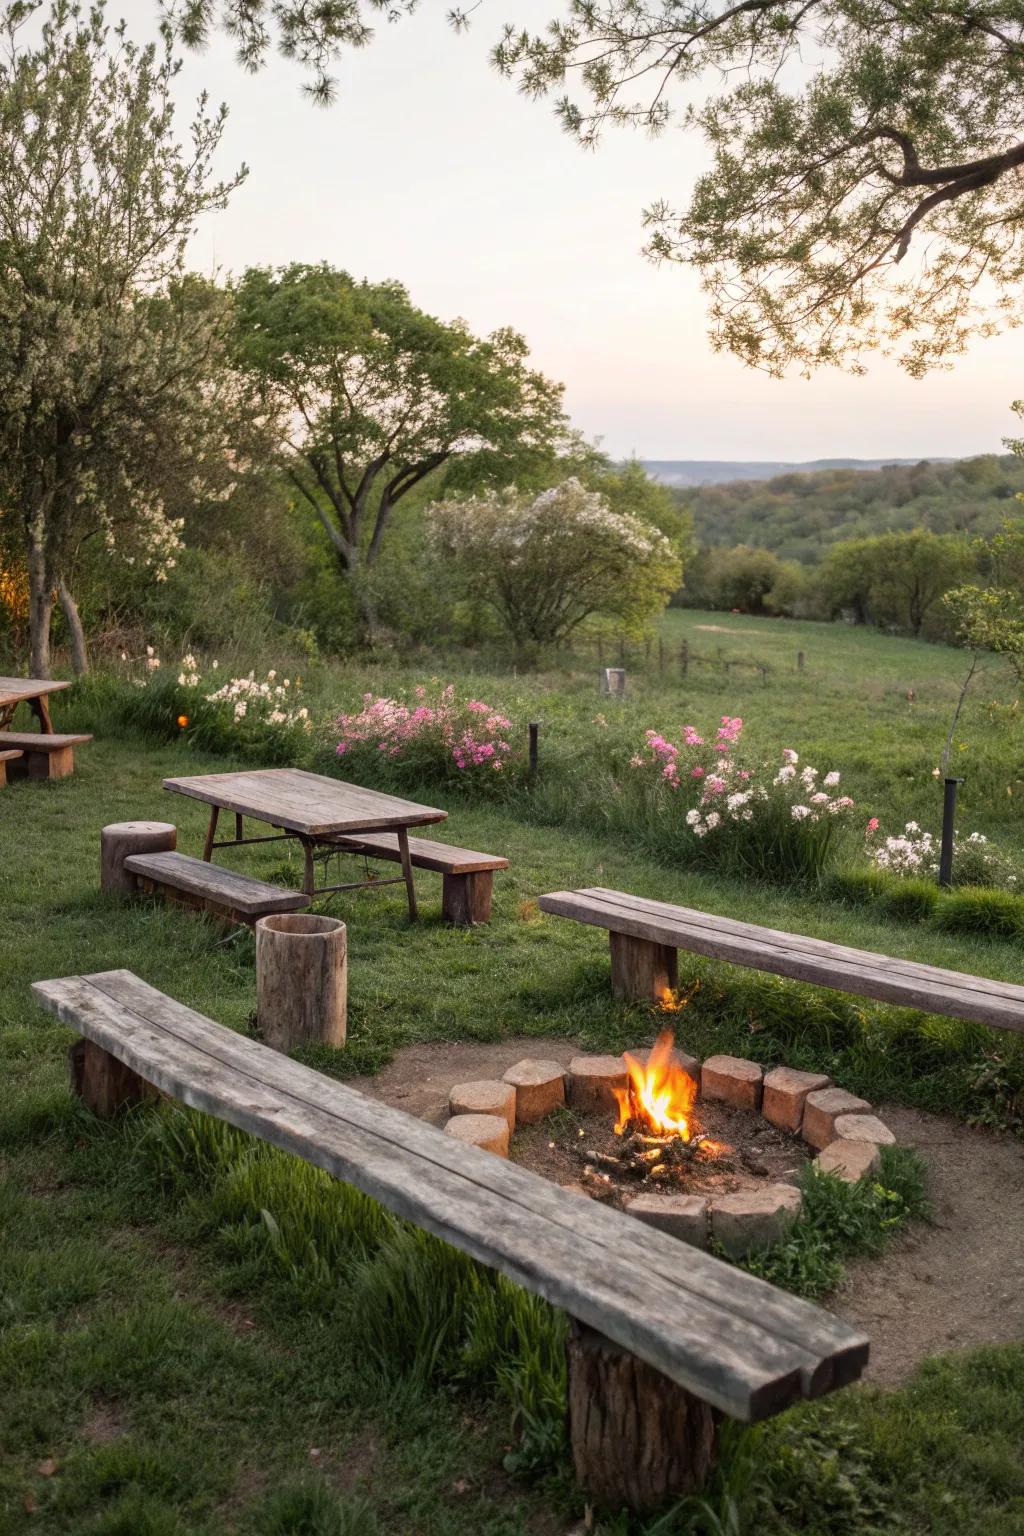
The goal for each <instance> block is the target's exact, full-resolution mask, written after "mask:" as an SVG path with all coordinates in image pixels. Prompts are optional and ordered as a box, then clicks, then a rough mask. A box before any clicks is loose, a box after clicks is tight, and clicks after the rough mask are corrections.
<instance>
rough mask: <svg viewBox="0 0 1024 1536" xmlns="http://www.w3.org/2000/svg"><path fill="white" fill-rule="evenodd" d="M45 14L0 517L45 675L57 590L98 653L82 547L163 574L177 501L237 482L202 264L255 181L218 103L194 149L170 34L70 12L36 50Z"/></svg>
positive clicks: (9, 30)
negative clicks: (184, 136) (196, 271)
mask: <svg viewBox="0 0 1024 1536" xmlns="http://www.w3.org/2000/svg"><path fill="white" fill-rule="evenodd" d="M36 10H37V7H36V6H34V5H29V4H11V5H7V6H6V7H5V8H4V9H3V10H2V12H0V35H2V51H0V166H2V171H0V506H3V507H4V508H5V509H7V512H8V514H9V517H10V520H11V523H12V524H13V525H15V526H16V527H17V530H18V538H19V542H21V544H22V548H23V550H24V552H25V559H26V563H27V568H28V576H29V584H30V624H31V639H32V658H31V666H32V670H33V672H35V673H36V674H37V675H42V676H45V675H47V671H48V666H49V632H50V616H51V612H52V604H53V594H54V591H55V589H56V590H58V591H59V592H60V595H61V598H62V601H63V603H64V607H65V611H66V613H67V615H68V619H69V622H70V623H71V625H72V628H73V631H75V633H76V635H77V641H78V644H77V648H76V649H77V654H78V660H79V662H80V663H81V662H82V660H83V659H84V650H83V641H82V636H81V633H80V626H79V625H78V621H77V609H76V606H75V602H74V598H73V595H72V592H71V587H70V583H71V581H72V580H73V575H74V567H75V562H76V560H77V558H78V557H79V555H80V552H81V549H82V547H83V544H84V543H85V542H86V541H88V540H89V539H96V538H99V539H101V540H102V541H103V542H104V543H105V544H106V546H107V547H108V548H110V549H113V548H118V549H119V550H120V552H121V554H122V555H123V556H124V557H125V558H126V559H127V560H129V561H130V562H131V561H138V562H139V563H149V564H150V565H151V567H152V569H153V570H154V572H155V573H156V574H159V573H160V571H161V569H162V568H166V563H167V561H168V560H173V551H174V547H175V544H176V540H177V528H176V523H175V520H173V519H171V518H169V517H168V516H167V514H166V512H165V496H166V495H167V494H168V492H169V491H170V490H171V489H172V488H174V487H180V486H181V485H182V484H190V485H195V486H196V487H199V486H201V485H203V484H204V483H206V482H207V481H208V479H209V478H210V477H211V476H212V477H213V478H214V480H215V481H216V482H217V485H218V493H220V492H221V491H222V490H223V489H224V479H225V471H226V469H227V468H228V465H227V460H226V457H225V444H224V442H223V440H222V439H220V438H219V436H218V432H217V422H218V412H217V409H216V394H217V387H218V386H217V385H216V384H215V383H213V382H212V381H213V380H215V379H216V378H217V376H218V371H219V368H220V360H221V354H222V350H223V337H224V329H225V327H224V309H225V307H224V297H223V294H220V293H218V291H217V290H215V289H214V288H213V287H212V285H208V284H203V283H198V282H196V281H195V280H192V279H189V278H187V276H186V275H185V271H184V259H185V244H186V242H187V240H188V238H189V236H190V235H191V233H192V231H193V229H194V227H195V223H196V220H197V218H198V217H199V215H200V214H201V213H203V212H204V211H205V210H207V209H209V208H215V207H221V206H223V204H224V202H225V201H226V199H227V197H228V195H229V193H230V191H231V189H232V187H233V186H234V185H235V184H236V183H237V181H238V180H239V179H240V176H241V174H243V173H239V176H238V177H235V178H233V179H232V180H231V181H228V182H217V181H214V180H213V179H212V175H211V160H212V157H213V155H214V152H215V150H216V148H217V146H218V144H219V142H220V138H221V132H222V128H223V124H224V113H223V110H222V111H220V112H214V113H211V112H210V111H209V110H208V107H207V104H206V101H205V98H204V99H202V100H201V101H200V103H199V106H198V109H197V113H196V116H195V119H194V121H193V123H192V127H191V143H190V145H189V147H188V148H187V149H184V148H183V147H182V146H181V145H180V144H179V142H178V140H177V138H176V137H175V134H174V124H173V105H172V99H171V91H172V82H173V79H174V76H175V73H176V65H175V63H174V60H173V58H172V56H171V54H170V51H169V47H168V45H167V44H166V41H165V45H164V47H163V49H162V50H161V49H157V48H154V47H149V48H137V47H135V45H134V44H132V43H131V42H130V41H129V40H128V39H127V38H126V36H125V34H124V31H123V29H122V28H119V29H117V31H115V32H114V33H110V32H108V30H107V28H106V26H105V24H104V20H103V12H102V9H101V8H100V7H99V6H97V7H94V8H93V9H91V10H90V11H89V13H88V14H87V15H83V14H82V13H80V12H79V10H78V9H77V8H76V7H75V6H73V5H70V4H68V3H66V0H57V3H55V4H54V5H53V7H52V9H51V10H50V12H49V15H48V17H47V19H46V20H45V23H44V25H43V27H42V30H41V34H39V37H38V41H37V42H35V43H30V42H28V41H25V33H26V23H27V22H29V21H30V20H31V19H32V16H33V13H34V12H35V11H36ZM4 521H5V525H6V524H7V521H8V519H7V518H5V520H4Z"/></svg>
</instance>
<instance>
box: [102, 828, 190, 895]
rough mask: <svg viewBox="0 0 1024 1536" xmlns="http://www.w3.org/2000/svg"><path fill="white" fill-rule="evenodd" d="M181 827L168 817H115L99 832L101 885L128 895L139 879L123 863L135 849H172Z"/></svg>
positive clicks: (150, 850)
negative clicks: (158, 819) (149, 818)
mask: <svg viewBox="0 0 1024 1536" xmlns="http://www.w3.org/2000/svg"><path fill="white" fill-rule="evenodd" d="M177 844H178V829H177V827H175V826H174V825H173V824H172V823H171V822H169V821H115V822H113V823H112V824H111V825H110V826H109V827H104V828H103V830H102V832H101V833H100V889H101V890H104V891H116V892H118V893H119V894H121V895H127V894H128V893H130V892H132V891H137V890H138V888H139V887H138V881H137V880H136V878H135V876H134V875H133V874H132V872H131V871H130V870H128V869H125V867H124V861H125V859H127V858H129V857H130V856H131V855H132V854H133V853H173V851H174V849H175V848H176V847H177Z"/></svg>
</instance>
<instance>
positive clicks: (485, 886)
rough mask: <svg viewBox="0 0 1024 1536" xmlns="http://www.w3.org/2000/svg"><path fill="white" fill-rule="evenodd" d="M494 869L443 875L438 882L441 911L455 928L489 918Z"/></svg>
mask: <svg viewBox="0 0 1024 1536" xmlns="http://www.w3.org/2000/svg"><path fill="white" fill-rule="evenodd" d="M493 889H494V871H493V870H490V869H482V870H478V871H477V873H476V874H473V875H445V876H444V877H443V879H442V885H441V914H442V916H443V917H444V920H445V922H446V923H452V924H453V925H454V926H455V927H456V928H471V927H472V926H473V924H474V923H489V922H490V920H491V893H492V891H493Z"/></svg>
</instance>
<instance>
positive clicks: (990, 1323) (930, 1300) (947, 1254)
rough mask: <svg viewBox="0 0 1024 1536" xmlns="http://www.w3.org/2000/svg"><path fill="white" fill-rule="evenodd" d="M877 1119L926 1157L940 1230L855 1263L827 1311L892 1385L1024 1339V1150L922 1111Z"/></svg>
mask: <svg viewBox="0 0 1024 1536" xmlns="http://www.w3.org/2000/svg"><path fill="white" fill-rule="evenodd" d="M879 1114H880V1115H881V1117H882V1119H883V1120H884V1121H885V1123H886V1125H888V1126H890V1127H891V1129H892V1131H893V1133H894V1134H895V1136H896V1139H897V1141H898V1142H901V1143H902V1144H903V1145H905V1146H908V1147H916V1148H917V1150H918V1151H919V1152H920V1153H922V1155H923V1156H924V1157H925V1158H926V1159H927V1162H928V1170H929V1181H928V1183H929V1190H928V1192H929V1195H930V1197H931V1201H932V1207H933V1224H932V1225H925V1224H924V1223H921V1222H915V1223H914V1224H913V1226H912V1227H910V1228H909V1229H908V1230H907V1232H906V1233H905V1234H903V1235H902V1236H901V1237H899V1238H897V1240H896V1241H895V1242H894V1243H893V1245H892V1247H891V1248H889V1249H888V1250H887V1251H886V1252H885V1254H884V1255H883V1256H882V1257H881V1258H880V1259H870V1260H864V1261H858V1262H857V1263H856V1264H852V1265H851V1266H850V1269H849V1272H848V1274H847V1278H846V1282H845V1283H844V1285H843V1286H842V1288H841V1289H840V1291H839V1292H838V1294H837V1295H836V1296H834V1297H832V1299H831V1301H830V1303H829V1305H830V1307H831V1309H832V1310H833V1311H834V1312H838V1313H839V1314H840V1316H842V1317H846V1318H849V1319H850V1321H852V1322H857V1323H860V1324H861V1325H862V1327H863V1328H864V1329H865V1331H866V1332H867V1333H868V1335H869V1336H870V1338H871V1361H870V1364H869V1366H868V1370H867V1378H868V1380H870V1381H874V1382H875V1383H877V1384H878V1385H879V1386H886V1387H894V1386H899V1385H900V1383H901V1382H903V1381H905V1380H906V1379H907V1377H908V1376H910V1375H911V1373H912V1372H913V1370H914V1368H915V1367H916V1366H917V1365H918V1364H919V1363H920V1361H921V1360H923V1359H925V1358H926V1357H927V1356H928V1355H937V1354H948V1353H949V1352H950V1351H951V1350H956V1349H973V1348H975V1347H976V1346H977V1345H980V1344H1009V1343H1014V1342H1016V1341H1018V1340H1020V1339H1024V1145H1022V1144H1021V1142H1019V1141H1016V1140H1014V1138H1013V1137H1010V1136H1001V1135H996V1134H993V1133H992V1132H989V1131H981V1130H973V1129H972V1128H971V1127H970V1126H965V1125H962V1124H961V1123H960V1122H959V1121H956V1120H950V1119H946V1118H945V1117H943V1116H939V1115H926V1114H923V1113H922V1112H921V1111H920V1110H915V1109H902V1108H899V1107H897V1106H895V1105H883V1106H882V1107H881V1108H880V1109H879Z"/></svg>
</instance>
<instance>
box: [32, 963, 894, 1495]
mask: <svg viewBox="0 0 1024 1536" xmlns="http://www.w3.org/2000/svg"><path fill="white" fill-rule="evenodd" d="M32 990H33V993H34V995H35V998H36V1000H37V1001H38V1002H39V1003H40V1004H41V1005H42V1006H43V1007H44V1008H46V1009H48V1010H49V1011H50V1012H51V1013H54V1014H56V1015H57V1016H58V1017H59V1018H60V1019H62V1020H63V1021H64V1022H65V1023H66V1024H68V1025H70V1026H71V1027H72V1028H73V1029H74V1030H75V1031H76V1032H77V1033H78V1034H79V1035H80V1036H81V1037H82V1038H81V1039H80V1040H79V1042H78V1044H77V1045H76V1046H74V1047H73V1048H72V1081H73V1084H74V1086H75V1087H76V1088H77V1090H78V1092H79V1093H80V1094H81V1095H82V1096H83V1098H84V1099H85V1101H86V1103H87V1104H88V1105H89V1106H90V1107H91V1108H93V1109H94V1110H95V1111H96V1112H97V1113H100V1114H104V1115H107V1114H111V1113H113V1112H114V1111H115V1110H117V1109H118V1108H119V1107H120V1106H121V1105H122V1104H124V1103H126V1102H130V1101H132V1100H138V1099H141V1098H144V1097H146V1096H149V1095H151V1094H152V1090H153V1089H154V1088H155V1089H158V1090H159V1091H161V1092H162V1093H165V1094H167V1095H169V1096H171V1097H172V1098H174V1099H177V1100H180V1101H181V1102H182V1103H184V1104H187V1105H189V1106H191V1107H192V1108H193V1109H198V1110H202V1111H204V1112H206V1113H207V1114H210V1115H214V1116H216V1117H217V1118H218V1119H221V1120H225V1121H227V1122H228V1123H229V1124H231V1125H234V1126H236V1127H238V1128H240V1129H242V1130H245V1131H249V1132H251V1133H252V1134H253V1135H255V1136H259V1137H262V1138H263V1139H264V1140H265V1141H268V1142H271V1143H273V1144H274V1145H275V1146H278V1147H281V1148H283V1149H284V1150H285V1151H287V1152H290V1153H293V1154H295V1155H296V1156H297V1157H300V1158H303V1159H304V1160H305V1161H306V1162H308V1163H312V1164H314V1165H315V1166H317V1167H319V1168H324V1169H326V1170H327V1172H328V1173H330V1174H333V1175H334V1176H335V1177H337V1178H339V1179H343V1180H345V1181H346V1182H347V1183H349V1184H352V1185H354V1186H355V1187H356V1188H358V1189H360V1190H362V1191H363V1192H364V1193H366V1194H367V1195H370V1196H372V1197H373V1198H374V1199H375V1200H379V1201H380V1202H381V1203H382V1204H383V1205H385V1206H387V1208H388V1209H389V1210H391V1211H393V1212H395V1213H396V1214H397V1215H398V1216H400V1217H402V1218H404V1219H406V1220H408V1221H410V1222H412V1223H414V1224H415V1225H416V1226H418V1227H421V1228H423V1229H424V1230H426V1231H428V1232H431V1233H433V1234H434V1235H435V1236H437V1237H439V1238H443V1239H444V1240H445V1241H446V1242H449V1243H451V1244H452V1245H453V1246H454V1247H456V1248H459V1249H461V1250H462V1251H463V1252H465V1253H468V1254H470V1255H471V1256H472V1257H473V1258H474V1259H476V1260H479V1261H480V1262H481V1263H482V1264H485V1265H488V1266H490V1267H491V1268H493V1269H496V1270H499V1271H501V1272H502V1273H503V1274H505V1275H507V1276H508V1277H509V1278H510V1279H512V1280H514V1281H515V1282H516V1283H517V1284H519V1285H522V1286H524V1287H525V1288H526V1289H527V1290H530V1291H534V1292H537V1293H538V1294H539V1295H541V1296H543V1297H545V1298H546V1299H547V1300H548V1301H550V1302H552V1303H554V1304H555V1305H556V1306H558V1307H561V1308H563V1309H564V1310H565V1311H566V1312H567V1313H568V1314H569V1315H570V1318H571V1319H572V1320H573V1322H572V1327H571V1329H570V1341H569V1347H568V1355H569V1422H570V1435H571V1439H572V1445H573V1455H574V1461H575V1465H576V1470H577V1475H578V1476H579V1478H580V1481H581V1482H582V1483H583V1484H584V1486H586V1487H587V1488H588V1489H589V1490H590V1491H591V1492H592V1493H593V1494H594V1495H595V1496H598V1497H601V1498H603V1499H606V1500H608V1501H610V1502H611V1503H613V1504H615V1503H618V1505H620V1506H621V1505H622V1504H624V1503H628V1504H631V1505H632V1506H633V1507H636V1508H644V1507H652V1506H653V1505H654V1504H656V1503H658V1502H660V1501H661V1500H663V1499H664V1498H665V1497H667V1496H669V1495H672V1494H675V1493H682V1492H687V1491H689V1490H692V1489H693V1488H696V1487H699V1486H700V1485H701V1483H702V1482H703V1481H704V1479H705V1477H706V1476H707V1474H708V1472H709V1470H710V1468H711V1466H712V1465H713V1462H714V1455H715V1439H716V1433H717V1416H718V1415H719V1414H720V1413H725V1414H729V1415H731V1416H733V1417H734V1418H737V1419H741V1420H745V1421H752V1420H757V1419H763V1418H766V1417H768V1416H770V1415H772V1414H775V1413H778V1412H779V1411H780V1410H781V1409H783V1408H785V1407H786V1406H787V1404H790V1403H793V1402H795V1401H797V1400H798V1399H800V1398H801V1397H818V1396H820V1395H821V1394H823V1393H826V1392H829V1391H831V1390H832V1389H834V1388H836V1387H840V1386H843V1385H845V1384H847V1383H849V1382H851V1381H853V1380H855V1379H856V1378H857V1377H858V1376H859V1375H860V1374H861V1371H862V1370H863V1368H864V1365H865V1363H866V1361H867V1356H868V1341H867V1339H866V1338H865V1337H864V1335H863V1334H861V1333H860V1332H858V1331H857V1330H856V1329H854V1328H851V1327H850V1326H848V1325H847V1324H846V1323H843V1322H841V1321H840V1320H839V1319H837V1318H835V1317H832V1316H831V1315H830V1314H829V1313H827V1312H825V1311H823V1310H821V1309H820V1308H819V1307H816V1306H813V1305H811V1304H810V1303H808V1302H805V1301H801V1300H798V1299H797V1298H796V1297H793V1296H789V1295H786V1294H785V1293H784V1292H782V1291H779V1290H776V1289H775V1288H774V1287H773V1286H771V1285H769V1284H767V1283H766V1282H765V1281H763V1280H759V1279H756V1278H755V1277H754V1276H752V1275H748V1274H746V1273H744V1272H743V1271H741V1270H738V1269H734V1268H732V1267H731V1266H729V1265H727V1264H725V1263H724V1262H722V1261H721V1260H719V1259H716V1258H714V1257H712V1256H711V1255H710V1254H708V1253H705V1252H703V1251H702V1250H700V1249H697V1248H692V1247H690V1246H688V1245H684V1244H682V1243H680V1242H679V1241H678V1240H677V1239H675V1238H673V1237H670V1236H668V1235H667V1234H666V1233H663V1232H659V1231H657V1230H655V1229H654V1228H652V1227H649V1226H646V1225H645V1224H643V1223H642V1222H639V1221H636V1220H634V1219H633V1218H631V1217H629V1216H626V1215H624V1214H622V1213H621V1212H618V1211H613V1210H611V1209H608V1208H607V1207H605V1206H602V1205H600V1204H598V1203H596V1202H593V1201H587V1200H585V1199H583V1198H581V1197H580V1196H579V1195H577V1194H574V1193H572V1192H571V1191H569V1190H566V1189H561V1188H559V1187H558V1186H556V1185H553V1184H549V1183H548V1182H547V1181H546V1180H545V1179H542V1178H540V1177H539V1176H538V1175H536V1174H533V1173H530V1172H528V1171H527V1170H526V1169H524V1168H521V1167H518V1166H517V1165H516V1164H515V1163H511V1162H508V1161H506V1160H504V1159H502V1158H498V1157H495V1156H493V1155H492V1154H490V1153H487V1152H483V1151H481V1150H480V1149H479V1148H476V1147H471V1146H468V1145H464V1144H462V1143H459V1142H457V1141H455V1140H454V1139H453V1138H452V1137H450V1136H445V1135H443V1134H442V1133H441V1132H440V1131H439V1130H437V1129H435V1128H434V1127H433V1126H431V1125H427V1124H425V1123H424V1122H423V1121H420V1120H417V1119H415V1118H413V1117H412V1116H411V1115H408V1114H406V1113H405V1112H403V1111H402V1110H399V1109H394V1108H392V1107H390V1106H389V1105H386V1104H383V1103H380V1102H379V1101H377V1100H375V1099H370V1098H368V1097H367V1096H366V1095H364V1094H362V1093H359V1092H357V1091H356V1090H355V1089H353V1088H350V1087H346V1086H345V1084H343V1083H339V1082H337V1081H335V1080H334V1079H332V1078H328V1077H324V1076H322V1075H321V1074H319V1073H317V1072H314V1071H312V1070H311V1069H310V1068H309V1067H306V1066H303V1065H301V1064H300V1063H298V1062H295V1061H292V1060H290V1059H289V1058H288V1057H286V1056H282V1055H279V1054H278V1053H277V1052H275V1051H272V1050H270V1049H269V1048H268V1047H267V1046H265V1045H262V1044H260V1043H259V1042H257V1041H254V1040H249V1039H246V1038H245V1037H243V1036H241V1035H238V1034H235V1033H234V1032H233V1031H231V1030H229V1029H225V1028H224V1027H223V1026H222V1025H220V1024H216V1023H214V1022H213V1021H212V1020H210V1019H208V1018H205V1017H204V1016H203V1015H202V1014H200V1013H196V1012H194V1011H193V1010H192V1009H190V1008H186V1007H184V1006H183V1005H182V1004H181V1003H178V1002H175V1001H173V1000H172V999H171V998H169V997H166V996H165V995H164V994H163V993H161V992H158V991H156V990H155V989H154V988H153V987H151V986H149V985H148V984H147V983H146V982H144V981H141V980H140V979H139V978H138V977H137V976H135V975H133V974H132V972H131V971H126V970H118V971H106V972H102V973H100V974H97V975H92V976H68V977H65V978H63V979H61V980H55V981H40V982H37V983H36V984H35V986H34V987H33V989H32Z"/></svg>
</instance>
